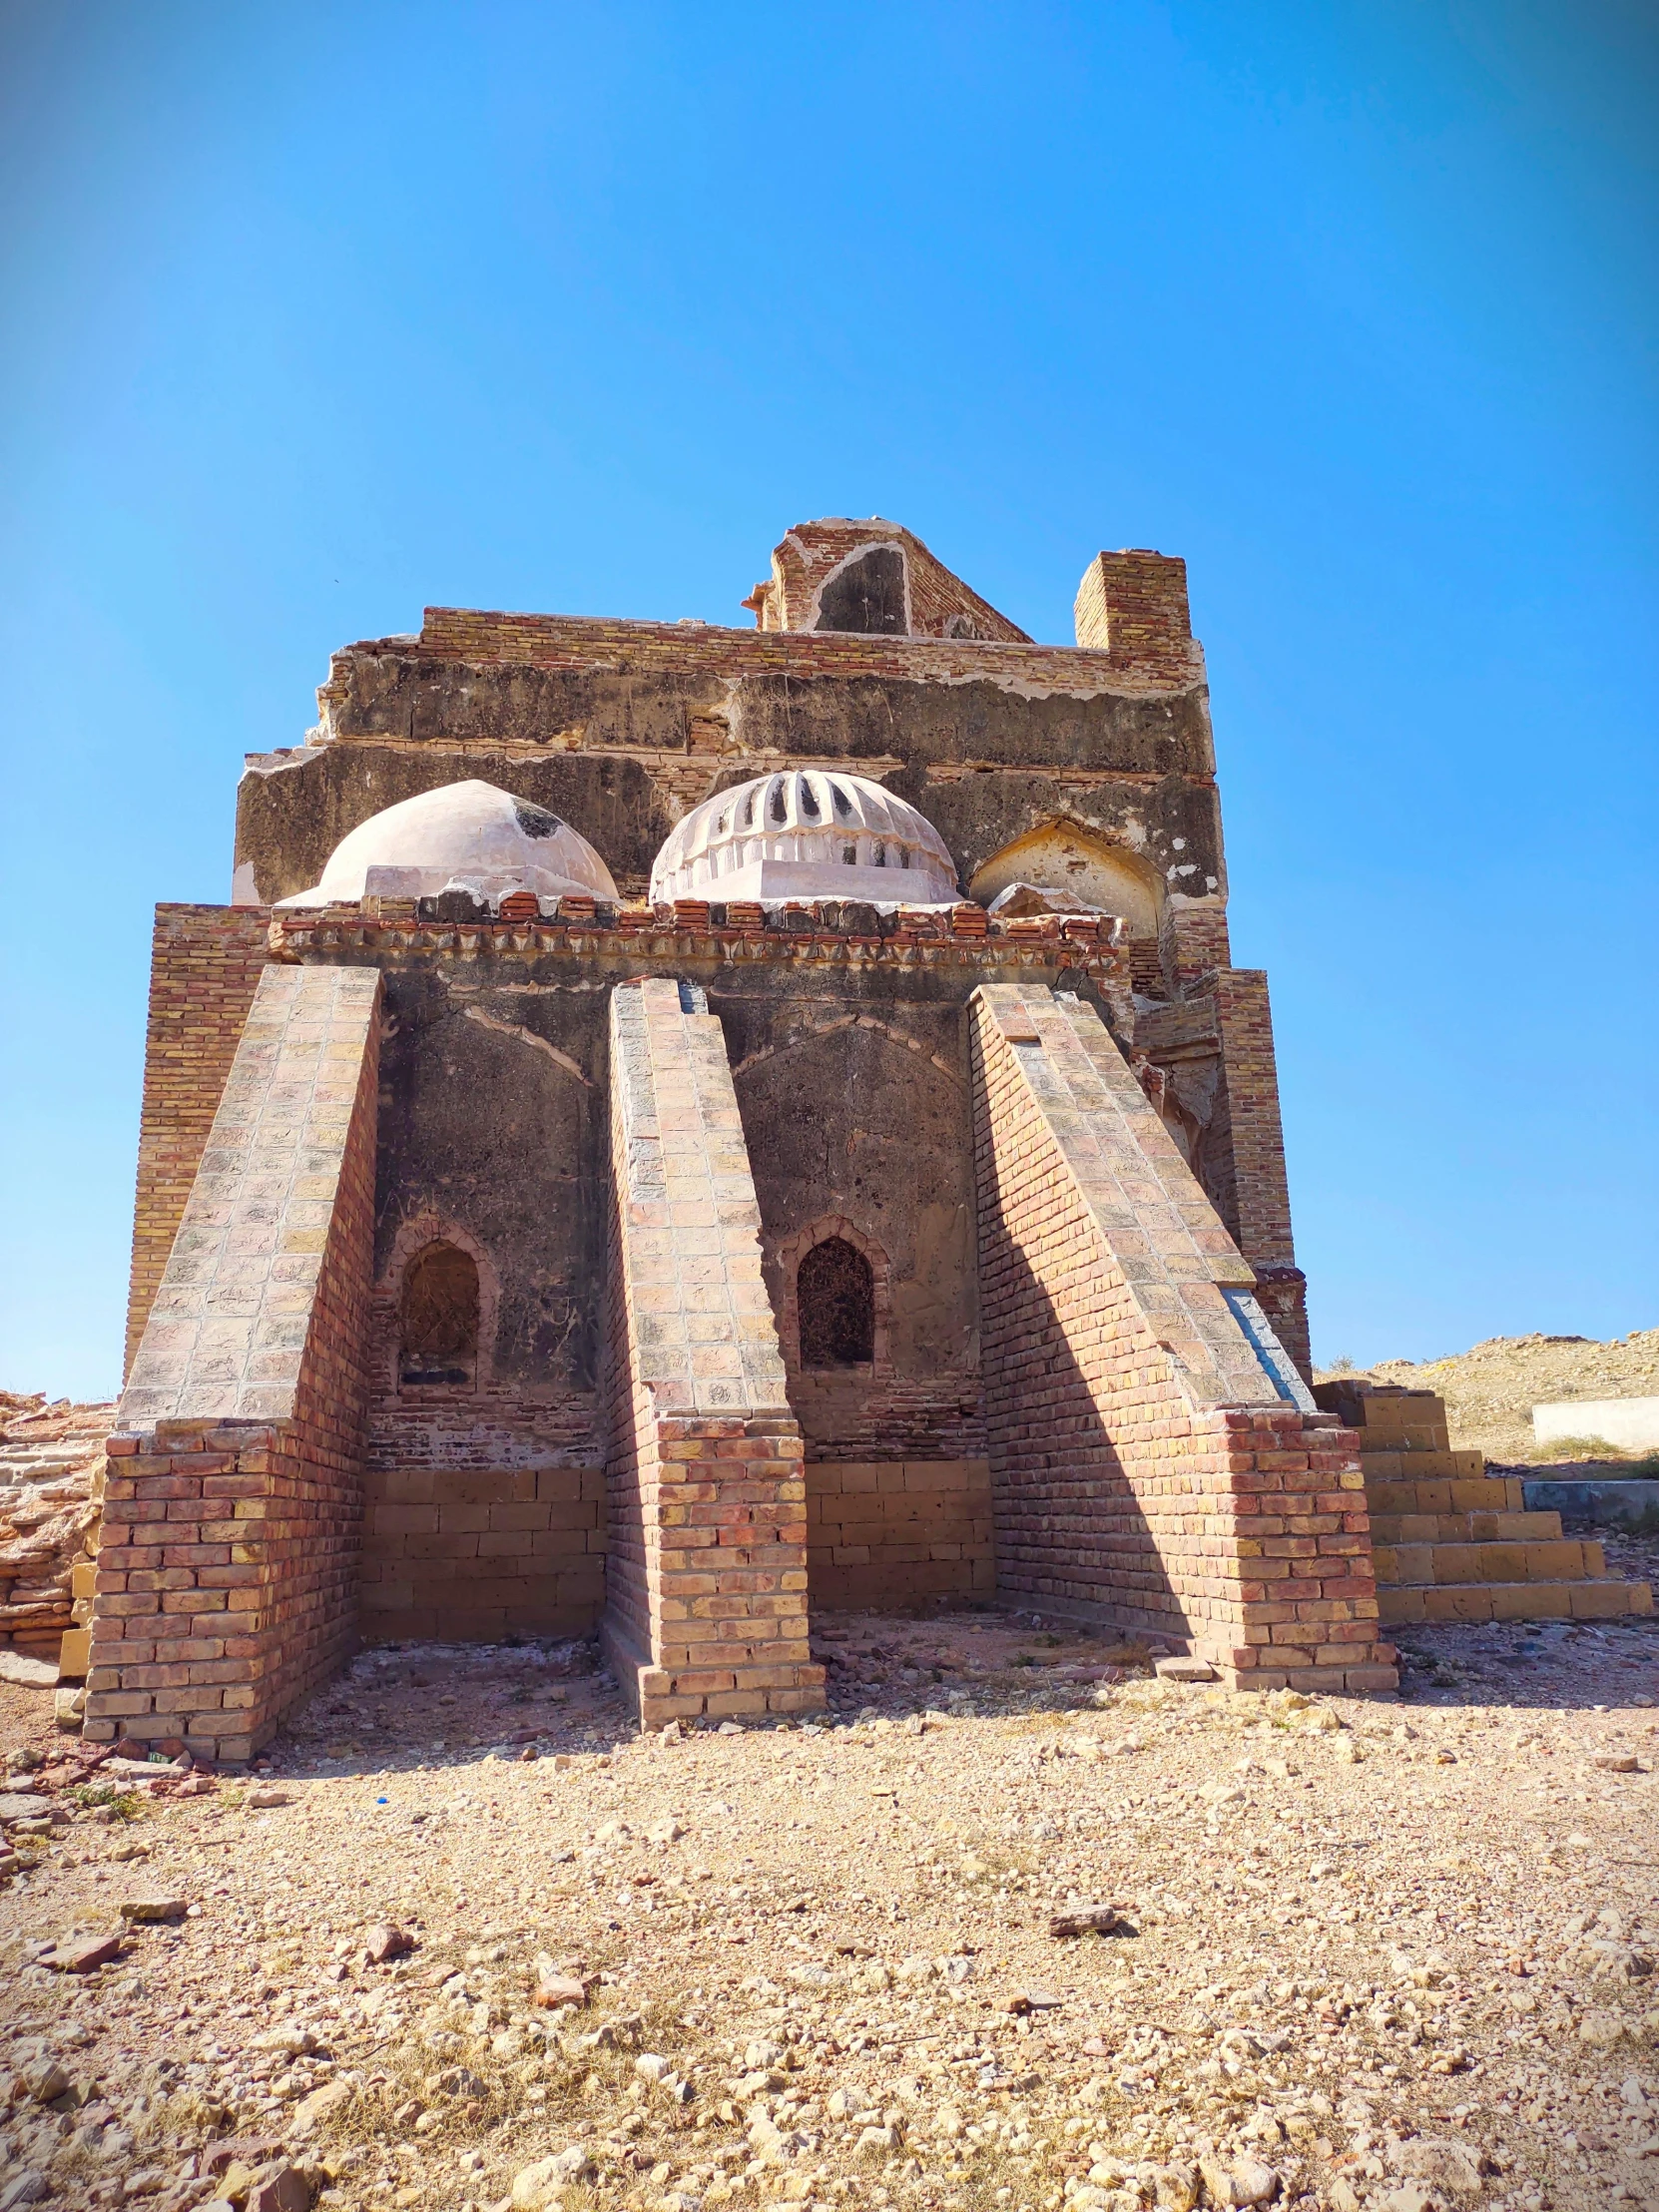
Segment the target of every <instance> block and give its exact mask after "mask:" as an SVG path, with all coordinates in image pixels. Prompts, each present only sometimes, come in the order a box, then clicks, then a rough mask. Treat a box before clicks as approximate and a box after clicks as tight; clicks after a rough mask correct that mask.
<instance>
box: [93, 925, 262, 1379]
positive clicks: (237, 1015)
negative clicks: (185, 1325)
mask: <svg viewBox="0 0 1659 2212" xmlns="http://www.w3.org/2000/svg"><path fill="white" fill-rule="evenodd" d="M270 924H271V914H270V911H269V909H268V908H266V907H264V906H158V907H157V908H156V927H155V934H154V936H153V938H152V940H151V952H150V1019H149V1023H148V1025H147V1028H146V1031H145V1042H144V1100H143V1104H142V1106H141V1108H140V1112H139V1157H138V1200H137V1204H136V1206H135V1208H134V1212H133V1264H132V1274H131V1277H130V1281H129V1289H128V1294H127V1357H126V1365H127V1367H129V1368H130V1367H131V1366H132V1364H133V1355H134V1353H135V1352H137V1350H138V1347H139V1339H140V1338H141V1337H142V1336H143V1335H144V1325H145V1323H146V1322H147V1321H148V1320H149V1318H150V1302H151V1300H152V1299H153V1298H154V1297H155V1295H156V1291H157V1289H158V1287H159V1285H160V1283H161V1280H162V1275H163V1272H164V1270H165V1269H166V1267H167V1259H168V1254H169V1253H170V1252H171V1251H172V1250H173V1239H174V1237H175V1235H176V1234H177V1232H178V1228H179V1223H180V1220H181V1218H182V1217H183V1214H184V1211H185V1202H186V1200H187V1199H188V1198H189V1197H190V1188H191V1185H192V1183H193V1182H194V1181H195V1180H196V1170H197V1165H198V1163H199V1162H200V1160H201V1158H202V1147H203V1146H204V1145H205V1144H206V1143H207V1141H208V1131H209V1130H210V1129H211V1128H212V1127H213V1119H214V1115H215V1114H216V1113H217V1112H218V1110H219V1097H220V1093H221V1091H223V1090H224V1088H225V1078H226V1077H227V1076H228V1075H229V1074H230V1072H231V1062H232V1060H233V1059H234V1058H235V1057H236V1049H237V1040H238V1039H239V1038H240V1037H241V1035H242V1025H243V1021H244V1019H245V1018H246V1016H247V1013H248V1009H249V1007H250V1006H252V1005H253V1003H254V993H255V991H256V990H257V989H258V987H259V981H260V976H261V974H262V973H263V971H264V969H265V965H266V961H267V958H268V952H267V945H266V939H267V935H268V933H269V930H270Z"/></svg>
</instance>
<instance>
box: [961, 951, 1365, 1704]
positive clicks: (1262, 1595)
mask: <svg viewBox="0 0 1659 2212" xmlns="http://www.w3.org/2000/svg"><path fill="white" fill-rule="evenodd" d="M973 1012H974V1028H973V1039H974V1081H975V1119H976V1139H975V1150H976V1168H977V1174H978V1182H979V1216H980V1219H979V1235H980V1299H981V1321H982V1331H983V1353H982V1357H983V1362H984V1369H985V1398H986V1407H987V1427H988V1434H989V1444H990V1464H991V1479H992V1486H993V1494H994V1496H995V1501H996V1549H997V1573H998V1583H999V1587H1000V1588H1001V1589H1002V1590H1003V1591H1004V1592H1005V1593H1006V1594H1008V1595H1010V1596H1018V1597H1021V1598H1025V1599H1029V1598H1041V1599H1043V1600H1044V1601H1045V1603H1047V1604H1049V1605H1051V1606H1055V1607H1057V1608H1074V1609H1080V1610H1082V1611H1084V1612H1087V1613H1092V1614H1093V1615H1095V1616H1096V1617H1099V1618H1102V1619H1107V1620H1111V1621H1113V1622H1115V1623H1116V1624H1117V1625H1119V1626H1120V1627H1123V1628H1127V1629H1133V1630H1136V1631H1139V1632H1141V1633H1144V1634H1157V1635H1162V1636H1164V1637H1166V1638H1169V1639H1170V1640H1172V1641H1178V1642H1181V1643H1184V1644H1186V1645H1188V1646H1189V1647H1191V1648H1193V1649H1195V1650H1196V1651H1197V1652H1199V1653H1200V1654H1201V1655H1202V1656H1204V1657H1206V1658H1208V1659H1210V1660H1211V1661H1212V1663H1213V1664H1215V1665H1216V1666H1217V1667H1218V1668H1219V1669H1220V1670H1221V1672H1222V1673H1223V1675H1224V1676H1225V1677H1226V1678H1227V1679H1229V1680H1230V1681H1233V1682H1234V1683H1236V1684H1241V1685H1248V1686H1252V1687H1262V1688H1268V1687H1274V1686H1278V1685H1283V1684H1289V1685H1290V1686H1292V1687H1296V1688H1307V1687H1314V1688H1323V1689H1349V1690H1372V1689H1391V1688H1392V1687H1394V1685H1395V1681H1396V1676H1395V1672H1394V1669H1393V1665H1392V1659H1393V1654H1392V1651H1391V1649H1390V1648H1389V1647H1388V1646H1386V1645H1385V1644H1383V1642H1382V1641H1381V1640H1380V1634H1379V1627H1378V1600H1377V1591H1376V1581H1375V1575H1374V1573H1373V1567H1372V1558H1371V1541H1370V1534H1369V1520H1368V1516H1367V1512H1366V1505H1365V1493H1364V1479H1363V1477H1362V1475H1361V1472H1360V1465H1359V1458H1358V1453H1357V1450H1356V1438H1355V1436H1354V1434H1353V1432H1352V1431H1349V1430H1345V1429H1343V1428H1342V1427H1341V1426H1340V1425H1339V1423H1338V1422H1337V1419H1336V1417H1335V1416H1334V1415H1332V1414H1323V1413H1317V1412H1307V1411H1304V1410H1303V1409H1302V1408H1300V1407H1299V1406H1297V1405H1296V1404H1294V1403H1287V1402H1285V1401H1284V1399H1283V1398H1282V1397H1281V1396H1280V1394H1279V1391H1278V1389H1277V1388H1276V1386H1275V1384H1274V1383H1273V1381H1272V1378H1271V1377H1270V1375H1269V1374H1268V1371H1267V1370H1266V1369H1265V1367H1264V1366H1263V1365H1262V1362H1261V1361H1260V1360H1259V1359H1258V1358H1257V1356H1256V1353H1255V1351H1254V1350H1253V1348H1252V1346H1251V1344H1250V1342H1249V1340H1248V1338H1247V1337H1246V1336H1245V1334H1244V1331H1243V1329H1242V1327H1241V1325H1240V1323H1239V1321H1238V1319H1237V1318H1236V1316H1235V1314H1234V1312H1233V1311H1232V1309H1231V1308H1230V1307H1229V1305H1228V1303H1227V1301H1226V1299H1224V1297H1223V1296H1222V1292H1223V1289H1224V1288H1233V1289H1235V1290H1238V1289H1243V1288H1244V1287H1245V1286H1246V1285H1247V1284H1248V1282H1249V1279H1250V1271H1249V1270H1248V1268H1247V1267H1245V1265H1244V1263H1243V1262H1242V1260H1241V1259H1240V1257H1239V1256H1238V1254H1237V1252H1236V1251H1235V1250H1234V1248H1233V1247H1232V1243H1231V1240H1230V1239H1229V1238H1228V1237H1227V1235H1226V1232H1225V1230H1224V1229H1223V1228H1222V1225H1221V1223H1220V1222H1219V1220H1218V1219H1217V1217H1216V1215H1215V1212H1214V1209H1213V1208H1212V1207H1211V1206H1210V1204H1209V1202H1208V1200H1207V1199H1205V1197H1204V1194H1203V1192H1202V1191H1201V1190H1200V1189H1199V1187H1198V1185H1197V1183H1196V1182H1195V1181H1194V1179H1193V1178H1192V1176H1191V1174H1190V1172H1189V1171H1188V1169H1187V1168H1186V1166H1185V1163H1184V1162H1183V1161H1182V1160H1181V1158H1180V1155H1179V1153H1178V1152H1177V1151H1176V1149H1175V1147H1174V1145H1173V1143H1172V1142H1171V1140H1170V1139H1169V1138H1168V1136H1167V1134H1166V1133H1165V1132H1164V1130H1163V1128H1162V1126H1161V1124H1159V1123H1158V1122H1157V1117H1156V1116H1155V1115H1154V1114H1152V1112H1151V1109H1150V1108H1149V1107H1147V1106H1146V1104H1145V1100H1144V1098H1143V1097H1141V1095H1140V1092H1139V1086H1138V1084H1136V1083H1135V1080H1134V1077H1133V1075H1132V1074H1131V1073H1130V1071H1129V1069H1128V1067H1127V1064H1123V1063H1122V1056H1121V1054H1119V1053H1118V1052H1117V1048H1116V1046H1115V1045H1114V1044H1113V1043H1112V1041H1111V1039H1110V1037H1109V1035H1108V1034H1107V1032H1106V1031H1105V1029H1104V1027H1103V1025H1101V1024H1100V1023H1099V1022H1098V1021H1095V1020H1094V1017H1093V1016H1092V1015H1091V1014H1090V1013H1089V1012H1088V1010H1087V1009H1084V1008H1082V1007H1076V1008H1075V1009H1067V1008H1063V1007H1061V1006H1060V1005H1059V1004H1058V1003H1057V1002H1055V1001H1053V1000H1052V998H1050V999H1048V1001H1047V1003H1046V1004H1045V1003H1043V1002H1042V1001H1041V1000H1040V999H1038V998H1037V997H1036V995H1035V994H1033V993H1029V992H1027V993H1023V994H1022V993H1019V992H1016V991H1014V990H1012V989H1011V988H1007V987H1001V988H994V987H993V988H990V989H987V990H984V991H981V992H980V993H979V994H977V996H976V998H975V1000H974V1006H973ZM1091 1022H1093V1031H1092V1032H1091V1030H1090V1029H1089V1027H1088V1024H1089V1023H1091ZM1109 1055H1115V1056H1116V1058H1117V1060H1118V1061H1119V1063H1120V1064H1121V1073H1120V1072H1119V1071H1118V1070H1116V1069H1114V1068H1113V1066H1112V1063H1111V1058H1110V1057H1109ZM1131 1093H1133V1095H1131ZM1137 1102H1138V1104H1137ZM1143 1117H1144V1118H1143ZM1149 1125H1150V1126H1149Z"/></svg>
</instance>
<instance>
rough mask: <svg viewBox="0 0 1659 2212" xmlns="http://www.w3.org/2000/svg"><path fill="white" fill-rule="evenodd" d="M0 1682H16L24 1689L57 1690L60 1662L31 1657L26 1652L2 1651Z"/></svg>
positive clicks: (0, 1654)
mask: <svg viewBox="0 0 1659 2212" xmlns="http://www.w3.org/2000/svg"><path fill="white" fill-rule="evenodd" d="M0 1682H13V1683H16V1685H17V1686H18V1688H19V1689H23V1690H55V1689H56V1688H57V1686H58V1662H57V1661H56V1660H55V1659H31V1658H30V1657H29V1656H28V1654H27V1653H26V1652H21V1651H0Z"/></svg>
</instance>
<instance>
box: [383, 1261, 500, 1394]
mask: <svg viewBox="0 0 1659 2212" xmlns="http://www.w3.org/2000/svg"><path fill="white" fill-rule="evenodd" d="M479 1305H480V1301H479V1295H478V1263H477V1262H476V1261H475V1260H474V1259H473V1257H472V1255H471V1254H470V1253H469V1252H463V1251H462V1250H461V1248H460V1247H459V1245H452V1244H429V1245H427V1246H426V1247H425V1248H424V1249H423V1250H422V1251H420V1252H417V1253H416V1254H415V1255H414V1257H413V1259H412V1260H410V1262H409V1264H408V1266H407V1267H406V1268H405V1269H404V1271H403V1283H402V1288H401V1291H400V1293H399V1296H398V1301H397V1382H398V1387H399V1388H400V1389H408V1388H409V1387H410V1386H411V1385H412V1386H414V1387H417V1388H418V1387H420V1386H423V1385H431V1384H434V1383H435V1384H438V1385H441V1386H443V1387H446V1388H449V1389H466V1390H470V1389H472V1388H474V1387H475V1386H476V1383H477V1381H478V1334H479V1330H478V1324H479Z"/></svg>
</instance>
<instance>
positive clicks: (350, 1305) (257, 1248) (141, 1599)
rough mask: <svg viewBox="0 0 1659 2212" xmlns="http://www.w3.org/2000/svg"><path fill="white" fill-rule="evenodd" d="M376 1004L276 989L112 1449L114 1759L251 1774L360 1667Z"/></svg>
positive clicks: (90, 1722)
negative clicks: (289, 1720)
mask: <svg viewBox="0 0 1659 2212" xmlns="http://www.w3.org/2000/svg"><path fill="white" fill-rule="evenodd" d="M377 1000H378V977H377V976H373V975H369V974H361V973H356V972H353V971H348V970H340V971H336V973H335V974H334V975H333V976H329V975H328V974H327V973H325V972H321V971H319V972H317V973H315V974H308V973H303V972H301V971H295V970H274V971H272V973H271V974H270V975H269V976H267V977H265V978H262V982H261V987H260V1000H259V1001H258V1003H257V1007H256V1011H255V1012H254V1013H251V1015H250V1017H249V1023H248V1025H247V1032H246V1034H245V1036H244V1040H243V1043H242V1045H241V1046H239V1049H238V1054H237V1060H236V1063H235V1065H234V1067H233V1069H232V1074H231V1077H230V1079H229V1080H228V1082H227V1084H226V1097H225V1101H224V1103H223V1105H222V1109H221V1112H220V1114H219V1115H218V1116H216V1119H215V1123H214V1130H213V1134H212V1136H211V1138H210V1140H209V1143H208V1145H207V1147H206V1149H205V1152H204V1156H203V1164H202V1168H201V1170H200V1172H199V1173H198V1176H197V1182H196V1187H195V1188H194V1189H193V1191H192V1194H191V1201H190V1205H189V1206H188V1207H187V1209H186V1216H185V1228H184V1229H182V1230H181V1233H180V1238H179V1240H178V1242H177V1244H176V1248H175V1255H174V1259H173V1260H172V1261H170V1263H169V1268H168V1274H167V1277H166V1279H165V1281H164V1285H163V1290H162V1293H161V1294H160V1295H159V1296H158V1299H157V1302H156V1310H155V1311H154V1312H153V1313H152V1316H151V1321H150V1324H149V1327H148V1328H147V1330H146V1332H145V1338H144V1343H143V1345H142V1346H141V1348H140V1353H139V1357H138V1359H137V1361H135V1364H134V1381H133V1383H132V1384H130V1386H129V1389H128V1391H127V1392H126V1393H125V1395H124V1396H123V1399H122V1402H121V1406H120V1408H119V1411H118V1419H119V1421H120V1423H121V1426H120V1429H119V1431H118V1432H117V1433H116V1434H114V1435H112V1437H111V1438H110V1440H109V1445H108V1451H109V1465H110V1473H109V1475H108V1477H107V1480H106V1497H105V1504H104V1512H103V1519H102V1531H101V1542H100V1548H99V1554H98V1567H97V1575H96V1590H95V1596H94V1600H93V1618H92V1624H91V1644H90V1654H89V1672H88V1678H87V1687H88V1695H87V1709H86V1722H85V1733H86V1734H87V1735H88V1737H89V1738H91V1739H92V1740H94V1741H104V1742H108V1741H110V1740H111V1739H112V1738H114V1737H116V1736H119V1735H128V1736H132V1737H135V1738H137V1739H139V1740H141V1741H149V1742H168V1741H173V1740H179V1741H182V1742H183V1743H184V1744H186V1745H187V1746H188V1747H189V1748H190V1749H192V1750H193V1751H197V1752H201V1753H206V1754H207V1755H209V1756H212V1757H216V1758H220V1759H227V1760H233V1761H235V1760H245V1759H248V1758H250V1757H251V1756H252V1755H253V1753H254V1751H255V1750H257V1749H258V1747H259V1745H260V1744H261V1743H263V1742H264V1741H265V1740H266V1739H267V1738H268V1737H269V1736H270V1735H271V1734H272V1733H273V1731H274V1730H275V1729H276V1727H277V1724H278V1722H279V1720H280V1719H281V1716H282V1715H283V1714H284V1713H285V1712H287V1711H288V1710H290V1709H291V1707H292V1706H293V1705H294V1704H296V1703H297V1702H298V1701H299V1700H300V1699H302V1698H303V1697H305V1696H307V1695H308V1694H309V1692H310V1691H311V1690H312V1689H313V1688H315V1686H316V1685H317V1684H318V1683H319V1682H321V1681H322V1680H324V1679H326V1678H327V1676H328V1675H330V1674H332V1673H333V1672H334V1671H335V1670H336V1669H337V1668H338V1666H339V1665H340V1664H341V1662H342V1661H343V1660H344V1658H345V1657H346V1656H347V1655H348V1653H349V1651H350V1649H351V1648H352V1643H353V1639H354V1635H355V1619H356V1585H357V1567H358V1556H359V1542H360V1522H361V1510H362V1498H361V1458H362V1443H363V1421H364V1412H365V1408H366V1403H367V1394H368V1376H367V1368H366V1356H365V1331H366V1315H367V1304H368V1291H369V1272H370V1266H371V1260H372V1250H373V1218H374V1132H375V1109H376V1090H377V1074H378V1049H377V1048H378V1026H377V1021H376V1019H375V1013H376V1006H377ZM193 1227H194V1229H195V1230H196V1231H197V1232H199V1234H197V1235H195V1236H187V1234H186V1230H188V1229H191V1228H193ZM170 1293H171V1294H174V1295H172V1296H171V1297H170V1295H169V1294H170Z"/></svg>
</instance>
